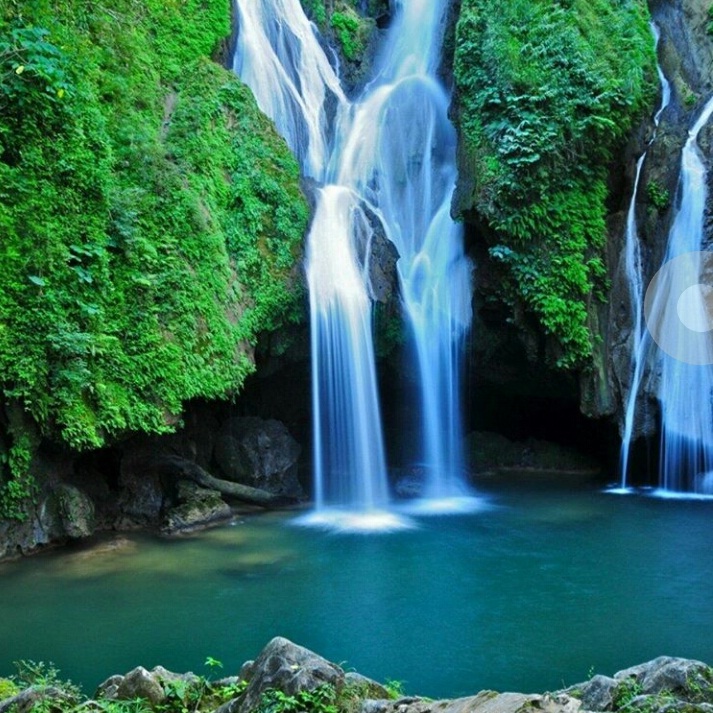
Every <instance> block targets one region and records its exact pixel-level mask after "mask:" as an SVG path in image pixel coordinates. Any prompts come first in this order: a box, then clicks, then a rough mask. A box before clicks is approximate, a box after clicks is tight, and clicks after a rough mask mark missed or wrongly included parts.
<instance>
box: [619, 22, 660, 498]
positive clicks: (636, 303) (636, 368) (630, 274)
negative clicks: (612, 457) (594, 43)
mask: <svg viewBox="0 0 713 713" xmlns="http://www.w3.org/2000/svg"><path fill="white" fill-rule="evenodd" d="M651 31H652V33H653V35H654V48H655V49H656V50H658V46H659V40H660V39H661V32H660V30H659V28H658V27H657V26H656V25H655V24H653V23H652V24H651ZM656 69H657V72H658V77H659V83H660V85H661V104H660V105H659V108H658V111H657V112H656V114H655V115H654V134H653V136H652V137H651V140H650V141H649V144H648V146H651V144H652V143H653V142H654V141H655V139H656V129H658V126H659V123H660V122H661V116H662V114H663V112H664V110H665V109H666V107H667V106H668V105H669V102H670V101H671V85H670V83H669V81H668V79H666V77H665V75H664V73H663V70H662V69H661V66H660V65H659V64H657V65H656ZM647 153H648V147H647V150H646V151H644V153H643V154H641V156H640V157H639V160H638V161H637V162H636V177H635V179H634V189H633V191H632V194H631V201H630V203H629V210H628V212H627V215H626V253H625V257H626V277H627V283H628V285H629V297H630V300H631V312H632V316H633V318H634V323H633V325H632V340H633V343H632V349H631V366H632V377H631V384H630V387H629V394H628V398H627V402H626V411H625V413H624V432H623V434H622V443H621V454H620V459H619V463H620V471H621V487H620V489H619V492H627V491H628V488H627V476H628V470H629V451H630V449H631V437H632V434H633V431H634V424H635V417H636V402H637V397H638V395H639V389H640V387H641V382H642V378H643V375H644V364H645V361H646V354H647V350H648V347H649V345H650V341H649V337H648V332H646V330H645V329H644V319H643V318H644V315H643V302H644V281H643V278H644V269H643V264H642V259H641V244H640V242H639V235H638V232H637V229H636V197H637V195H638V192H639V182H640V180H641V169H642V168H643V166H644V161H645V160H646V155H647Z"/></svg>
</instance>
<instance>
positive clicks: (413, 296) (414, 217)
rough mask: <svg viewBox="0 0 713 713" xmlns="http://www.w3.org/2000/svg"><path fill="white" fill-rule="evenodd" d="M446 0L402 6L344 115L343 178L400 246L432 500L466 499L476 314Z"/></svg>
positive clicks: (430, 505)
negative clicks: (466, 370)
mask: <svg viewBox="0 0 713 713" xmlns="http://www.w3.org/2000/svg"><path fill="white" fill-rule="evenodd" d="M446 7H447V2H443V1H442V2H433V0H429V1H428V2H425V1H424V0H419V1H416V2H414V1H411V2H404V3H401V4H398V5H397V8H396V16H395V18H394V21H393V25H392V28H391V30H390V35H389V40H388V42H387V45H386V48H385V51H384V53H383V55H382V57H381V58H380V60H379V63H378V71H377V74H376V77H375V79H374V80H373V81H372V82H371V84H370V85H369V86H368V87H367V89H366V91H365V92H364V94H363V96H362V97H361V99H360V101H359V102H358V103H357V104H355V106H354V107H353V110H352V112H351V115H350V117H349V119H348V121H346V122H345V123H346V128H345V131H344V133H343V137H344V144H343V147H342V148H341V151H340V152H339V163H338V165H339V168H338V171H337V180H338V182H339V183H340V184H341V185H347V186H350V187H352V189H353V190H354V192H355V193H357V194H358V195H360V196H362V197H363V198H364V199H365V200H366V201H367V203H368V204H369V205H370V207H371V209H372V210H373V211H374V212H376V213H377V214H378V215H379V216H380V218H381V220H382V224H383V227H384V229H385V231H386V234H387V237H388V238H389V240H391V242H392V243H393V244H394V245H395V246H396V248H397V250H398V252H399V256H400V258H399V262H398V265H397V269H398V275H399V281H400V284H401V293H402V300H403V306H404V313H405V316H406V318H407V321H408V326H409V332H410V337H411V340H410V346H411V349H412V354H413V357H414V361H415V364H416V366H417V373H418V376H419V379H418V391H419V393H418V394H416V395H415V398H414V401H415V402H416V404H417V406H418V413H419V415H420V430H421V433H420V437H419V438H417V439H415V440H414V443H415V444H416V449H415V450H414V452H412V453H411V460H412V461H413V462H415V463H418V464H419V467H420V468H421V469H422V470H423V471H424V474H425V483H424V495H425V499H426V500H425V503H424V501H422V502H421V503H420V504H421V505H424V504H425V507H421V508H419V509H422V510H434V511H438V510H442V509H444V508H446V509H448V508H454V509H457V508H460V507H463V506H470V505H471V504H472V503H473V502H474V501H471V500H469V499H467V498H465V499H463V500H460V499H455V498H460V497H462V496H465V495H467V488H466V486H465V484H464V477H463V471H464V467H463V458H462V450H461V441H462V428H461V417H460V385H459V375H460V368H461V364H460V360H461V355H462V353H463V340H464V338H465V335H466V334H467V331H468V328H469V326H470V320H471V307H470V294H471V264H470V262H469V261H468V260H467V258H466V257H465V255H464V253H463V238H462V232H461V228H460V226H459V225H457V224H456V223H455V222H454V221H453V220H452V219H451V217H450V203H451V196H452V193H453V188H454V186H455V180H456V170H455V144H456V137H455V131H454V130H453V127H452V126H451V124H450V122H449V121H448V115H447V113H448V103H449V98H448V95H447V94H446V92H445V90H444V88H443V87H442V85H441V84H440V83H439V82H438V80H437V78H436V72H437V67H438V58H439V55H440V46H441V40H442V32H443V21H444V15H445V10H446Z"/></svg>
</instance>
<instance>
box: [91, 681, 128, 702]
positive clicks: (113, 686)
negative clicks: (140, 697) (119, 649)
mask: <svg viewBox="0 0 713 713" xmlns="http://www.w3.org/2000/svg"><path fill="white" fill-rule="evenodd" d="M123 680H124V677H123V676H119V675H116V676H109V678H107V679H106V680H105V681H102V682H101V683H100V684H99V685H98V686H97V690H96V691H95V692H94V697H95V698H108V699H112V700H113V699H115V698H116V697H117V692H118V691H119V686H121V684H122V681H123Z"/></svg>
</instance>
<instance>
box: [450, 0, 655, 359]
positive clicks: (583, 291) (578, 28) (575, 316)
mask: <svg viewBox="0 0 713 713" xmlns="http://www.w3.org/2000/svg"><path fill="white" fill-rule="evenodd" d="M647 18H648V14H647V9H646V6H645V3H644V2H642V1H641V0H632V1H631V2H626V3H620V2H617V1H615V0H592V1H590V0H571V1H569V2H566V3H564V2H550V1H549V0H534V1H532V0H512V2H508V3H506V4H502V3H498V2H497V1H496V0H464V2H463V4H462V7H461V13H460V18H459V21H458V26H457V33H456V34H457V38H456V56H455V64H454V74H455V80H456V85H457V95H458V104H459V110H458V120H459V126H460V130H461V138H462V150H461V159H460V160H461V174H462V175H463V176H464V178H463V180H462V181H461V184H462V186H461V189H460V192H459V196H458V201H457V203H458V204H457V205H456V208H457V209H458V211H459V212H460V213H461V214H465V213H468V212H474V213H475V214H476V215H477V216H478V220H479V222H480V223H481V224H482V225H483V226H484V227H485V230H484V231H483V233H484V236H485V238H486V240H487V241H488V243H489V247H490V252H491V256H492V257H493V258H494V260H495V261H496V268H497V267H499V271H498V276H499V278H500V281H501V284H500V288H499V290H498V292H499V296H500V298H501V299H502V300H503V301H504V302H505V303H506V304H508V305H510V307H511V308H512V311H513V313H522V312H523V311H526V312H527V313H529V314H530V315H531V316H533V317H535V319H537V321H539V323H540V325H541V326H542V327H543V328H544V331H545V333H546V334H549V335H551V336H552V337H553V339H554V340H555V342H556V344H557V345H558V350H557V356H556V357H555V359H554V361H555V363H556V364H557V365H558V366H560V367H563V368H569V367H573V366H577V365H580V366H581V365H583V364H584V363H586V361H587V360H588V359H589V357H590V356H591V354H592V346H593V336H592V334H591V331H590V327H589V309H588V307H589V304H590V302H591V301H592V300H595V299H601V298H602V297H603V295H604V292H605V291H606V287H607V283H606V274H605V268H604V261H603V256H604V245H605V240H606V222H605V218H606V215H607V212H608V210H607V198H608V196H607V188H606V186H607V173H608V169H609V164H610V162H611V161H612V160H613V159H614V156H615V152H616V149H617V148H618V147H619V146H620V145H621V142H622V141H623V140H624V137H625V136H626V133H627V131H628V129H629V127H630V126H631V125H632V123H633V122H634V121H636V120H637V119H638V118H639V117H642V116H643V115H644V113H645V112H646V111H647V110H648V108H649V107H650V105H651V103H652V102H653V99H654V93H655V72H654V66H655V65H654V56H653V49H652V43H651V38H650V31H649V29H648V25H647ZM466 187H467V189H466ZM523 308H524V310H523Z"/></svg>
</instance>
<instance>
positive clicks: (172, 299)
mask: <svg viewBox="0 0 713 713" xmlns="http://www.w3.org/2000/svg"><path fill="white" fill-rule="evenodd" d="M229 32H230V3H229V1H228V0H181V1H180V2H179V1H178V0H169V1H168V2H166V1H165V0H146V1H145V2H141V3H136V2H134V1H133V0H116V2H113V3H112V4H111V6H108V5H105V4H101V3H86V2H83V0H60V1H59V2H55V3H50V2H49V0H38V1H37V2H33V3H20V2H11V3H9V4H5V5H4V6H3V9H2V10H0V74H1V76H2V77H3V80H2V82H0V240H1V241H2V244H3V253H2V255H0V281H2V285H3V289H2V290H1V291H0V387H1V388H2V392H3V394H4V396H5V398H7V399H17V400H18V401H19V402H20V403H21V404H22V406H23V407H24V409H26V411H27V412H29V414H30V415H31V416H32V418H33V419H34V420H35V421H36V422H37V423H38V424H39V426H40V428H41V430H42V433H43V434H44V435H46V436H49V437H52V438H55V439H57V440H61V441H63V442H64V443H66V444H68V445H69V446H71V447H73V448H76V449H82V448H93V447H98V446H101V445H103V444H104V443H106V442H107V441H108V440H110V439H112V438H115V437H119V436H121V435H123V434H125V433H128V432H132V431H147V432H154V433H161V432H166V431H168V430H171V429H172V428H173V427H174V426H175V425H176V423H178V421H179V419H180V414H181V410H182V405H183V402H184V401H186V400H187V399H192V398H197V397H202V398H226V397H231V396H232V395H234V394H235V393H236V392H237V390H238V389H239V388H240V386H241V385H242V383H243V381H244V379H245V377H246V375H247V374H248V373H250V371H251V370H252V369H253V368H254V366H253V362H252V356H251V345H252V344H254V343H255V341H256V339H257V335H258V333H259V332H260V331H262V330H263V329H271V328H273V327H275V326H277V325H279V324H280V323H281V322H282V321H283V320H295V319H297V318H298V315H299V306H300V300H301V292H300V290H299V288H298V287H297V280H296V276H295V267H294V266H295V262H296V259H297V257H298V255H299V249H300V244H301V240H302V236H303V233H304V231H305V229H306V224H307V206H306V203H305V201H304V198H303V196H302V194H301V192H300V189H299V183H298V180H299V177H298V167H297V164H296V161H295V160H294V158H293V157H292V156H291V155H290V154H289V152H288V150H287V148H286V146H285V144H284V142H283V141H282V140H281V139H280V138H279V136H278V135H277V134H276V132H275V130H274V128H273V126H272V124H271V123H270V122H269V121H268V120H267V119H266V118H265V117H264V116H263V115H262V114H261V113H260V112H259V110H258V108H257V106H256V104H255V102H254V100H253V98H252V95H251V94H250V92H249V91H248V90H247V89H246V88H245V87H244V86H242V85H241V84H240V82H239V81H238V80H237V79H235V78H234V77H233V75H232V74H231V73H229V72H228V71H226V70H224V69H222V68H221V67H220V66H219V65H218V64H216V63H214V62H212V61H210V59H209V57H210V55H211V54H212V53H214V52H215V51H216V49H217V48H218V47H219V45H220V44H221V43H222V42H223V41H224V39H225V38H226V36H227V35H228V34H229ZM20 68H22V70H21V71H20ZM278 179H279V180H278ZM11 466H12V463H11ZM12 472H13V474H14V476H15V478H14V480H13V481H11V482H16V481H18V476H21V474H22V469H18V468H15V467H13V468H12ZM7 487H8V486H6V487H5V491H4V493H5V494H6V493H7V492H8V491H7ZM12 487H13V488H16V489H22V488H23V486H22V485H21V484H18V485H15V486H12ZM5 494H4V495H3V497H5ZM10 495H11V497H10V501H11V502H14V501H17V500H18V498H19V497H20V493H19V492H18V493H11V494H10Z"/></svg>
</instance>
